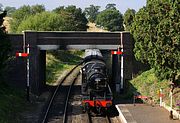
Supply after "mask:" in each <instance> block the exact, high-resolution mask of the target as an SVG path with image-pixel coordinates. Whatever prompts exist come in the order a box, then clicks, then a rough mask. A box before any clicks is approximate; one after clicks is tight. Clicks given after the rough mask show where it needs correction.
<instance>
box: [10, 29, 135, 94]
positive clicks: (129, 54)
mask: <svg viewBox="0 0 180 123" xmlns="http://www.w3.org/2000/svg"><path fill="white" fill-rule="evenodd" d="M9 38H10V41H11V44H12V55H13V56H15V53H16V52H26V46H27V45H28V44H29V46H30V53H29V61H30V90H31V92H32V93H35V94H40V93H41V92H42V90H43V88H44V87H45V85H46V75H45V74H46V51H47V50H58V49H61V50H68V49H80V50H83V49H87V48H98V49H103V50H118V49H120V50H122V51H123V54H124V55H123V56H117V55H113V56H112V63H113V66H112V67H113V68H112V70H113V72H112V73H113V78H114V79H113V82H114V84H116V90H117V91H120V90H121V89H123V88H124V83H125V82H126V81H127V80H129V79H131V78H132V71H133V70H132V59H133V51H132V48H133V43H132V40H131V36H130V33H129V32H52V31H49V32H37V31H24V32H23V34H9ZM122 60H123V61H122ZM120 63H121V64H120ZM10 66H11V68H10V71H9V73H8V74H9V75H8V76H9V77H8V78H9V81H11V82H14V83H16V84H17V82H18V83H19V84H20V85H24V86H25V85H26V59H24V58H14V59H13V60H12V61H11V62H10Z"/></svg>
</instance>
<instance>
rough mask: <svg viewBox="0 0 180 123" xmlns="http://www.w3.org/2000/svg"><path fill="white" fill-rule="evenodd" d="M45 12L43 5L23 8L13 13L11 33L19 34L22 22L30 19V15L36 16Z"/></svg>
mask: <svg viewBox="0 0 180 123" xmlns="http://www.w3.org/2000/svg"><path fill="white" fill-rule="evenodd" d="M44 11H45V7H44V6H43V5H34V6H29V5H28V6H26V5H24V6H22V7H20V8H19V9H17V10H16V11H15V12H13V13H12V18H13V20H12V21H11V23H10V25H11V32H13V33H15V32H17V29H18V27H19V25H20V24H21V22H22V21H23V20H25V19H26V18H28V17H29V16H30V15H35V14H37V13H41V12H44Z"/></svg>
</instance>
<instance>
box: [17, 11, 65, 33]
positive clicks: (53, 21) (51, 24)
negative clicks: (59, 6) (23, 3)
mask: <svg viewBox="0 0 180 123" xmlns="http://www.w3.org/2000/svg"><path fill="white" fill-rule="evenodd" d="M64 23H66V22H65V20H63V18H62V17H60V15H58V14H56V13H52V12H43V13H38V14H36V15H31V16H30V17H28V18H27V19H26V20H24V21H23V22H22V23H21V24H20V25H19V27H18V29H17V32H19V33H21V32H22V31H23V30H36V31H62V30H63V28H64Z"/></svg>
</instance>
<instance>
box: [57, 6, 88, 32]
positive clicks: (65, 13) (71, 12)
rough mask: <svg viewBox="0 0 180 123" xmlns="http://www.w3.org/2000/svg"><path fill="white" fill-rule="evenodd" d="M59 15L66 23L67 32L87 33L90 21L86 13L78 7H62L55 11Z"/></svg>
mask: <svg viewBox="0 0 180 123" xmlns="http://www.w3.org/2000/svg"><path fill="white" fill-rule="evenodd" d="M54 11H55V12H56V13H58V14H59V15H60V16H61V17H62V18H63V19H64V20H65V22H66V23H64V28H63V30H66V31H86V30H87V27H88V26H87V23H88V20H87V19H86V17H85V13H83V12H82V10H81V8H76V6H68V7H63V6H60V7H58V8H56V9H55V10H54Z"/></svg>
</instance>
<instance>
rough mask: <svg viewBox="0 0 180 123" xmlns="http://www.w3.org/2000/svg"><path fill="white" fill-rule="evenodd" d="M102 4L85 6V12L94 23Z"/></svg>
mask: <svg viewBox="0 0 180 123" xmlns="http://www.w3.org/2000/svg"><path fill="white" fill-rule="evenodd" d="M99 9H100V6H94V5H90V7H87V8H85V10H84V13H85V14H86V17H87V18H88V20H89V21H90V22H92V23H94V22H95V20H96V17H97V15H98V14H99Z"/></svg>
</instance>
